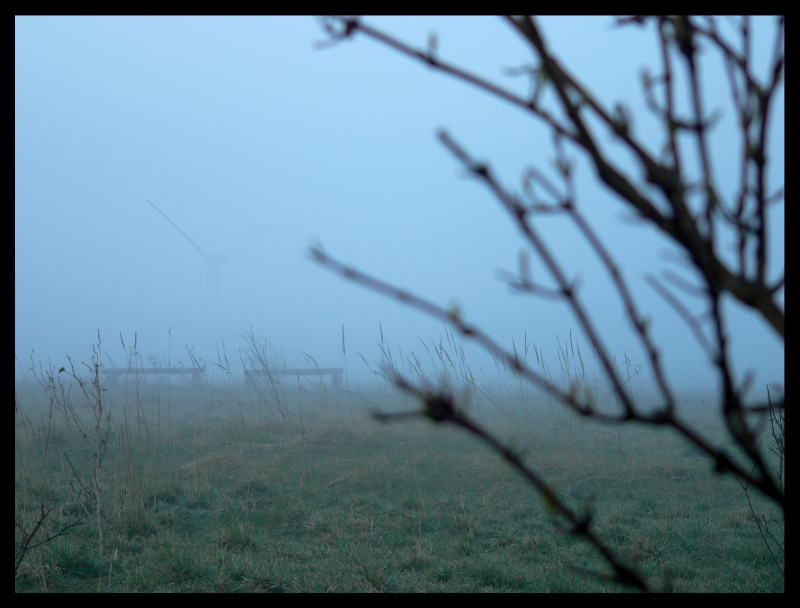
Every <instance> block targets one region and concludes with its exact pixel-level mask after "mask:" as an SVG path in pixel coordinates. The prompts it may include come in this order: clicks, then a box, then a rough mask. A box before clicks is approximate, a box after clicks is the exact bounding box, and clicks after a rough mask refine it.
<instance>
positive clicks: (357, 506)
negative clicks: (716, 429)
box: [15, 390, 784, 592]
mask: <svg viewBox="0 0 800 608" xmlns="http://www.w3.org/2000/svg"><path fill="white" fill-rule="evenodd" d="M112 397H113V396H112ZM241 397H242V395H239V396H238V397H237V398H236V399H235V400H234V399H233V398H232V397H231V396H230V395H228V400H227V401H226V402H224V403H223V402H222V401H221V400H220V399H219V395H218V394H217V397H215V399H217V402H216V404H215V403H214V402H212V401H211V399H210V398H209V397H208V396H207V395H205V394H199V395H194V396H193V395H192V394H191V393H190V391H180V390H173V393H172V397H171V398H172V402H171V403H170V404H169V406H170V416H172V420H170V421H169V425H168V424H167V421H165V420H162V421H161V424H160V425H159V424H158V420H156V415H157V414H156V412H157V411H158V408H159V406H160V411H161V416H162V418H163V417H164V416H165V414H166V411H167V408H166V407H165V403H163V402H162V403H156V402H149V403H140V404H139V406H138V407H133V406H131V404H130V403H127V402H126V404H125V405H126V408H125V410H123V409H122V407H121V405H122V404H121V398H120V397H118V396H117V397H116V399H117V401H116V402H114V401H113V400H111V401H110V403H111V406H112V411H113V416H112V420H111V432H110V434H109V439H108V452H107V454H106V456H105V462H104V468H103V482H104V492H103V494H104V501H105V507H106V508H105V521H104V524H103V525H104V529H105V538H106V541H105V551H104V553H103V555H102V556H100V553H99V550H98V542H97V529H96V527H95V525H94V517H93V512H92V510H91V508H89V511H90V512H89V514H88V515H87V514H86V513H85V512H84V511H83V508H82V507H81V506H80V504H79V501H78V499H77V498H76V490H77V489H78V488H79V485H78V483H77V477H76V474H75V472H73V471H72V469H71V468H70V467H69V466H68V463H67V457H69V460H70V461H71V462H72V464H73V466H74V468H75V470H76V471H77V472H78V474H79V475H80V476H81V482H82V483H83V484H85V485H86V486H87V487H90V484H91V474H92V471H93V469H92V462H93V460H92V452H91V449H88V448H87V447H86V444H85V443H84V442H83V440H82V439H81V437H80V435H79V434H78V433H77V432H76V430H75V428H74V425H72V427H71V428H70V429H69V430H68V429H67V428H66V427H65V425H64V424H63V422H60V423H59V422H56V417H54V418H53V419H49V417H48V413H47V410H44V409H42V408H41V405H40V404H39V403H37V402H35V400H33V398H32V397H28V398H27V399H29V400H30V401H31V402H29V403H26V402H25V401H24V400H23V399H22V398H20V407H19V412H18V415H17V420H16V433H15V441H16V459H15V465H16V468H15V502H16V519H17V521H18V522H25V523H26V524H27V525H28V527H29V528H30V527H31V525H32V524H33V522H35V520H36V516H37V514H38V509H39V505H40V504H41V502H42V501H44V502H45V503H46V505H47V506H48V508H51V509H53V514H52V515H51V517H50V518H48V520H46V526H45V528H46V530H44V531H43V535H44V534H46V533H47V532H48V530H50V531H52V530H54V529H56V527H57V526H58V525H59V523H62V522H67V521H70V520H71V519H72V520H74V519H75V518H76V517H81V518H82V519H84V521H85V524H84V525H83V526H81V527H80V528H77V529H74V530H73V532H72V533H70V534H68V535H67V536H63V537H59V538H56V539H54V540H53V541H51V542H49V543H47V544H45V545H43V546H42V547H39V548H37V549H35V550H32V551H30V552H29V553H28V554H27V555H26V557H25V561H24V563H23V565H22V567H21V568H20V573H19V576H18V577H17V578H16V581H15V588H16V590H17V591H44V590H47V591H51V592H52V591H95V590H99V591H144V592H148V591H150V592H155V591H172V590H174V591H245V592H247V591H271V592H284V591H287V592H288V591H469V592H474V591H519V592H541V591H604V590H617V589H618V587H617V586H615V585H613V584H611V583H608V582H605V581H603V580H601V579H599V578H597V577H596V576H593V575H591V574H589V573H587V572H589V571H591V572H600V573H607V572H608V569H607V567H606V566H605V565H604V564H603V562H602V561H601V560H600V558H599V557H598V556H597V554H596V552H595V551H594V550H593V549H591V548H590V547H589V546H588V545H587V544H586V543H585V542H582V541H580V540H577V539H575V538H572V537H570V536H567V535H565V534H563V533H562V532H561V531H560V530H559V524H560V523H561V522H559V520H557V519H554V518H553V517H552V516H551V515H550V514H549V513H548V511H547V510H546V509H545V508H544V506H543V504H542V502H541V500H540V499H539V497H538V496H537V494H536V493H535V492H534V491H533V489H532V488H531V487H529V486H528V485H527V484H526V483H525V482H524V481H523V480H522V478H521V477H520V476H519V475H518V474H516V473H515V472H514V471H512V470H510V469H509V468H508V466H507V465H506V464H505V463H504V462H503V461H502V460H501V459H500V458H499V457H498V456H497V455H496V454H494V453H491V452H489V451H488V450H487V448H485V447H484V446H483V445H482V444H480V443H478V442H477V441H476V440H475V439H473V438H471V437H468V436H466V435H464V434H463V433H461V432H459V431H458V430H457V429H452V428H446V427H439V426H436V425H433V424H432V423H427V422H426V421H423V420H416V421H410V422H402V423H400V422H398V423H392V424H388V425H381V424H378V423H376V422H373V421H372V420H371V419H370V418H369V417H368V415H367V414H366V409H365V407H364V406H363V403H364V401H365V400H366V401H369V402H371V403H376V402H379V403H380V404H381V405H382V406H383V407H395V408H403V407H413V404H411V403H409V402H408V401H406V400H403V399H400V398H395V400H394V401H393V398H392V397H391V396H387V395H379V394H373V395H369V396H366V397H362V398H360V399H359V398H357V397H356V396H353V395H347V394H344V393H342V394H339V395H337V396H333V395H330V394H328V393H326V394H325V395H315V394H313V393H309V392H299V393H296V394H294V395H290V396H288V397H287V398H286V402H285V406H286V407H287V408H289V410H290V412H291V417H290V424H289V425H288V426H287V425H285V424H279V423H277V422H276V421H275V420H274V419H273V418H272V417H271V416H269V415H268V412H265V411H263V408H260V411H259V406H257V405H254V403H253V402H244V403H243V402H242V401H241ZM498 399H499V398H495V399H494V401H495V404H500V402H499V401H498ZM517 400H518V399H517ZM518 401H519V400H518ZM501 405H502V404H501ZM506 405H507V407H503V408H501V409H502V411H498V410H497V407H496V405H492V404H491V403H490V402H489V401H488V400H487V401H486V402H483V401H480V400H478V399H477V398H473V404H472V407H473V410H474V411H475V412H476V415H478V414H479V413H480V414H481V416H482V418H483V419H484V421H485V423H486V424H487V425H489V426H491V427H492V428H493V429H494V430H495V432H496V433H497V434H498V435H500V436H502V437H505V438H507V439H508V441H510V443H511V444H512V445H514V446H515V447H516V448H517V449H519V450H520V451H521V452H522V453H523V454H524V455H525V458H526V461H527V462H528V463H529V464H530V465H531V466H532V467H534V468H535V469H536V470H537V471H539V472H541V473H542V474H543V475H545V476H546V478H547V480H548V482H549V483H551V484H553V485H554V486H555V487H556V488H557V490H558V492H559V494H560V495H562V496H563V497H564V498H565V499H566V500H567V502H568V503H569V504H570V505H572V506H574V507H576V508H579V509H584V510H585V509H589V510H591V512H592V513H593V514H594V526H595V527H596V530H597V532H598V533H599V535H600V536H601V538H603V539H604V540H605V541H606V542H607V543H608V544H609V545H610V546H611V547H612V548H613V549H614V550H615V551H617V552H618V553H619V554H620V555H622V556H624V558H625V559H626V560H627V561H628V562H629V563H634V564H637V565H638V567H639V568H641V571H642V572H643V573H644V575H645V576H646V577H647V578H648V580H650V581H651V582H652V583H653V584H654V585H655V586H659V585H661V581H662V580H663V578H664V576H665V572H669V576H670V577H671V578H670V580H671V584H672V587H673V589H675V590H677V591H689V592H693V591H729V592H738V591H783V589H784V580H783V577H782V575H780V572H779V570H778V569H777V567H776V566H775V564H774V562H773V561H772V560H771V558H770V556H769V554H768V552H767V551H766V549H765V547H764V545H763V543H762V540H761V538H760V536H759V533H758V530H757V528H756V526H755V524H754V523H753V522H752V518H751V515H750V512H749V509H748V507H747V503H746V501H745V497H744V495H743V492H742V490H741V489H740V488H739V486H738V484H737V483H736V481H735V480H734V479H733V478H732V477H730V476H720V475H716V474H714V473H713V472H712V470H711V466H710V464H709V462H708V461H707V460H706V459H704V458H702V457H701V456H699V455H698V454H696V453H695V452H694V451H693V450H692V449H690V448H689V447H688V446H687V444H686V442H685V441H683V440H681V439H679V438H677V437H675V436H673V435H671V434H669V433H667V432H664V431H656V430H651V429H643V428H640V427H634V426H625V427H616V426H615V427H609V426H602V425H598V424H590V423H588V422H586V421H583V420H579V419H575V418H571V417H569V416H567V415H566V414H564V413H563V412H562V411H561V409H560V408H559V407H558V406H556V405H552V404H548V403H547V402H546V401H537V400H536V399H531V400H530V401H528V402H527V403H526V404H525V406H524V409H523V408H521V407H520V406H519V404H517V405H515V406H513V407H512V405H511V399H510V398H509V399H507V400H506ZM37 413H38V415H37ZM301 413H302V416H301ZM125 414H127V424H126V423H125V418H124V416H125ZM137 415H138V416H139V423H137ZM144 422H147V424H144ZM705 424H706V428H707V429H710V428H712V426H713V425H712V422H711V421H710V419H709V421H707V423H705ZM159 426H160V428H161V431H160V436H159V431H158V430H157V429H158V427H159ZM167 428H169V429H170V431H169V433H167V430H166V429H167ZM45 445H46V446H47V448H46V450H45ZM83 500H84V502H85V501H86V497H85V496H84V497H83ZM764 503H765V501H759V502H758V505H759V508H761V509H762V510H768V509H769V505H766V504H764ZM765 512H766V511H765ZM16 540H17V542H18V541H19V532H18V533H17V537H16Z"/></svg>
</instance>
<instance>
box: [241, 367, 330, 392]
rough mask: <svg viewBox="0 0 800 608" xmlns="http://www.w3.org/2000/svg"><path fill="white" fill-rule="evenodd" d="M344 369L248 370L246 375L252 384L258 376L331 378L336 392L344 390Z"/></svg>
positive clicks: (245, 372)
mask: <svg viewBox="0 0 800 608" xmlns="http://www.w3.org/2000/svg"><path fill="white" fill-rule="evenodd" d="M343 373H344V369H343V368H341V367H305V368H303V367H301V368H277V369H269V370H264V369H246V370H244V375H245V377H246V378H248V379H250V381H251V382H252V381H253V380H252V379H253V378H255V377H258V376H268V377H269V376H272V375H274V376H279V377H280V376H319V377H320V379H321V378H322V376H330V377H331V388H332V389H333V390H335V391H340V390H342V374H343Z"/></svg>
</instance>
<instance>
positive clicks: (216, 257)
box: [147, 201, 275, 314]
mask: <svg viewBox="0 0 800 608" xmlns="http://www.w3.org/2000/svg"><path fill="white" fill-rule="evenodd" d="M147 202H148V203H150V201H147ZM150 206H151V207H152V208H153V209H155V210H156V211H158V212H159V213H160V214H161V215H162V216H163V218H164V219H165V220H167V221H168V222H169V223H170V224H172V227H173V228H175V230H177V231H178V232H180V233H181V236H183V238H185V239H186V240H187V241H189V243H190V244H191V245H192V247H194V248H195V249H197V251H198V252H199V253H200V255H201V256H203V259H204V260H205V262H206V288H207V290H208V291H209V293H210V295H211V300H212V303H213V305H214V313H215V314H216V313H217V312H219V267H220V266H221V265H222V264H227V263H228V262H230V261H231V258H230V256H229V255H228V251H230V250H231V249H233V248H234V247H238V246H239V245H241V244H243V243H245V242H246V241H249V240H250V239H252V238H254V237H256V236H258V235H259V234H261V233H262V232H266V231H267V230H269V229H270V228H272V226H274V225H275V224H270V225H269V226H267V227H266V228H262V229H261V230H259V231H258V232H256V233H254V234H251V235H250V236H248V237H247V238H245V239H242V240H241V241H239V242H237V243H234V244H233V245H231V246H230V247H227V248H225V249H223V250H222V251H218V252H217V253H212V254H208V253H206V252H205V251H203V249H202V248H201V247H200V245H198V244H197V243H195V242H194V241H193V240H192V237H190V236H189V235H188V234H186V233H185V232H184V231H183V230H181V228H180V227H179V226H178V225H177V224H176V223H175V222H173V221H172V220H171V219H169V218H168V217H167V214H166V213H164V212H163V211H161V209H159V208H158V207H156V206H155V205H154V204H153V203H150Z"/></svg>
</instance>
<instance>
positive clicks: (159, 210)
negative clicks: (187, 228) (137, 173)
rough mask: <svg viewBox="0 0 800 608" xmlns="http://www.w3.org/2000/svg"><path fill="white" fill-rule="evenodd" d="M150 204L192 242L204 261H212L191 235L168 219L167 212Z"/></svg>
mask: <svg viewBox="0 0 800 608" xmlns="http://www.w3.org/2000/svg"><path fill="white" fill-rule="evenodd" d="M147 202H148V203H150V201H147ZM150 206H151V207H152V208H153V209H155V210H156V211H158V212H159V213H160V214H161V215H163V216H164V219H165V220H167V221H168V222H169V223H170V224H172V226H173V227H174V228H175V230H177V231H178V232H180V233H181V234H182V235H183V238H185V239H186V240H187V241H189V242H190V243H191V244H192V247H194V248H195V249H197V251H199V252H200V255H202V256H203V258H204V259H205V261H206V262H208V263H209V264H211V263H212V260H211V257H210V256H209V255H208V254H207V253H206V252H205V251H203V250H202V249H200V246H199V245H198V244H197V243H195V242H194V241H193V240H192V238H191V237H190V236H189V235H188V234H186V233H185V232H184V231H183V230H181V229H180V228H178V224H176V223H175V222H173V221H172V220H171V219H169V218H168V217H167V214H166V213H164V212H163V211H161V209H159V208H158V207H156V206H155V205H154V204H153V203H150Z"/></svg>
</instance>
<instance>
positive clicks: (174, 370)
mask: <svg viewBox="0 0 800 608" xmlns="http://www.w3.org/2000/svg"><path fill="white" fill-rule="evenodd" d="M205 373H206V366H205V365H204V366H203V367H139V368H118V367H111V368H108V367H107V368H105V369H104V370H103V378H104V379H105V380H108V381H109V382H110V383H113V386H117V387H119V386H122V380H123V379H124V378H125V377H126V376H137V377H138V376H168V375H177V376H185V375H186V374H191V375H192V386H193V387H194V388H197V387H199V386H200V383H201V379H202V377H203V375H205Z"/></svg>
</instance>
